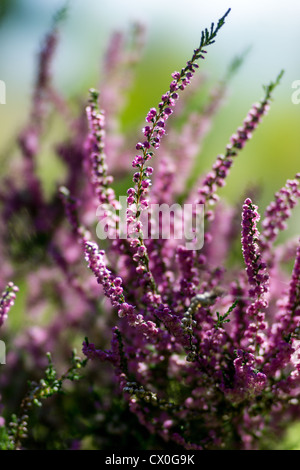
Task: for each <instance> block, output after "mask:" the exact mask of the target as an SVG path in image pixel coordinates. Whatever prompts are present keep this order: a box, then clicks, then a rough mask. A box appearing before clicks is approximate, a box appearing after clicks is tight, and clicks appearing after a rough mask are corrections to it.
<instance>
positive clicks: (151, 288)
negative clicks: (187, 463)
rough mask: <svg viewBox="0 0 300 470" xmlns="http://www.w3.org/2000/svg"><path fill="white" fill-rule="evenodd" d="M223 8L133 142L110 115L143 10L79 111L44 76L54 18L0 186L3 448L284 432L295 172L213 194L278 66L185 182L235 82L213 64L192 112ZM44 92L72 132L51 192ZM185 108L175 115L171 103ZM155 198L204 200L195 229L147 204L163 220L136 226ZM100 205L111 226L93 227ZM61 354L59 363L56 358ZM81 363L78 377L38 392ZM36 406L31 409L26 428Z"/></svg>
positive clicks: (289, 384) (162, 442)
mask: <svg viewBox="0 0 300 470" xmlns="http://www.w3.org/2000/svg"><path fill="white" fill-rule="evenodd" d="M228 13H229V11H228V12H227V13H226V14H225V15H224V16H223V17H222V18H221V19H220V20H219V22H218V23H217V25H216V26H215V25H214V24H212V26H211V28H210V29H209V30H207V29H205V30H204V31H203V33H202V35H201V40H200V45H199V47H198V48H196V49H195V51H194V52H193V54H192V57H191V58H190V60H189V61H188V62H187V63H186V65H185V66H184V67H183V68H182V69H181V71H176V72H174V73H173V74H172V80H171V83H170V86H169V89H168V90H167V91H166V92H165V93H164V94H163V95H162V96H161V100H160V102H159V103H158V105H157V106H156V107H152V108H151V109H150V110H149V112H148V113H147V115H146V125H145V124H143V123H141V128H142V134H143V138H142V139H139V140H140V142H138V144H135V142H136V141H137V140H138V139H136V140H134V141H133V140H132V137H131V135H129V134H130V133H128V135H127V133H126V134H125V133H122V132H121V131H120V126H119V125H118V117H119V113H120V108H121V107H122V106H123V105H124V101H123V98H124V97H122V96H121V95H122V93H121V90H122V89H123V88H122V87H124V88H126V87H127V89H128V87H129V84H130V83H129V82H130V78H131V77H132V74H133V71H134V67H133V66H134V64H135V63H136V62H137V60H138V58H139V57H140V52H141V35H142V34H141V33H142V28H137V27H135V29H134V40H133V41H132V46H131V49H130V48H129V50H128V49H127V48H126V41H125V37H124V36H123V35H122V34H121V33H119V34H115V35H114V36H113V38H112V42H111V44H110V45H109V48H108V54H107V56H106V60H105V62H104V70H103V77H102V79H101V80H100V93H98V92H97V91H96V90H94V89H93V88H91V89H90V94H89V96H86V98H85V100H84V106H81V105H79V109H78V112H77V114H76V115H74V110H73V109H72V107H71V106H69V104H68V103H67V102H66V101H65V100H64V99H63V97H61V96H60V95H59V94H58V92H57V91H56V90H55V89H54V86H53V84H52V81H51V73H50V71H51V59H52V57H53V52H54V46H56V44H57V38H58V36H57V34H58V30H57V22H56V23H55V28H53V29H52V30H51V32H50V36H47V40H46V42H45V46H44V49H43V50H42V53H41V54H40V56H39V64H38V65H39V73H38V80H37V82H36V84H35V90H34V93H33V104H32V112H31V116H35V117H36V118H35V119H33V120H32V119H29V122H28V123H27V124H25V126H24V130H23V131H22V132H21V134H20V135H19V136H18V137H17V141H18V144H19V149H20V150H21V156H20V158H19V159H17V163H15V166H13V171H11V174H12V175H14V178H12V177H11V176H9V177H6V179H5V181H4V182H3V185H2V190H1V193H0V202H1V212H0V252H1V259H2V269H1V273H0V283H1V284H2V285H3V286H5V285H7V288H6V290H5V291H4V292H3V294H2V296H1V298H0V327H1V334H2V331H3V332H4V333H5V335H6V336H5V339H6V341H7V342H8V344H12V345H13V346H14V347H11V348H8V349H9V350H8V355H7V360H6V366H5V367H6V373H5V374H2V375H1V377H0V385H1V400H2V401H1V404H0V413H1V416H0V448H1V449H31V448H55V449H56V448H60V449H61V448H64V449H87V448H98V449H111V448H112V447H114V446H115V442H116V441H118V443H120V444H119V446H120V448H128V446H129V445H133V444H132V442H134V445H135V446H136V447H137V448H141V447H142V448H147V449H153V448H160V449H170V448H171V449H173V448H174V449H176V450H178V451H179V450H180V451H182V449H186V450H202V449H204V450H206V449H261V448H270V447H271V446H272V445H277V442H278V439H279V438H281V437H282V435H283V432H284V431H285V429H286V428H287V427H288V426H289V425H290V424H292V423H293V422H295V421H296V420H298V419H299V416H300V245H299V237H298V238H297V240H296V241H295V240H292V242H291V243H289V242H287V241H283V242H278V240H277V238H278V237H277V236H278V235H279V233H280V232H281V231H283V230H284V229H285V228H286V223H287V221H288V218H289V217H290V216H291V210H292V209H293V208H294V207H295V206H296V203H297V201H298V199H299V197H300V186H299V184H300V183H299V180H300V177H299V173H298V174H296V176H295V178H294V179H293V180H288V181H287V182H286V184H285V185H284V186H283V187H282V189H280V190H279V191H278V192H277V193H276V194H275V197H274V201H273V202H271V203H270V205H269V206H268V207H267V209H266V211H265V213H264V214H260V213H259V209H258V205H256V201H255V194H254V195H251V198H250V197H246V198H245V196H243V197H242V198H241V199H240V200H239V201H237V204H236V205H235V207H229V205H228V204H226V203H225V202H223V201H219V195H218V190H219V188H220V187H222V186H224V184H225V183H226V181H227V179H228V177H229V172H230V169H231V167H232V166H233V165H234V162H235V160H236V157H238V155H239V154H240V152H242V150H243V148H244V147H245V145H246V144H247V142H248V141H249V139H250V138H251V137H252V136H253V135H254V130H255V129H256V127H257V126H258V125H260V124H262V118H263V117H265V116H266V114H267V112H268V110H269V108H270V104H271V99H272V96H273V91H274V90H275V88H276V86H277V85H278V84H279V81H280V78H281V76H282V73H280V74H279V75H278V78H277V79H276V80H275V81H274V82H271V83H270V85H268V86H266V87H264V93H263V97H262V99H261V101H259V102H258V103H256V104H254V105H253V106H252V107H251V109H250V111H249V113H248V114H247V117H246V118H245V120H244V122H243V124H242V126H241V127H239V128H238V129H237V131H236V132H235V133H234V134H233V135H232V136H231V138H230V139H229V144H227V146H226V147H225V152H224V155H218V156H217V157H216V160H215V161H214V162H213V163H212V168H211V171H208V172H207V173H206V174H205V175H204V176H201V177H200V178H199V179H197V178H196V179H197V181H196V184H195V186H193V187H192V188H186V185H187V181H186V178H187V177H188V176H189V174H190V172H191V171H192V168H193V163H194V160H195V158H196V157H197V155H198V153H199V152H200V149H201V145H202V142H203V138H204V135H206V133H207V132H208V130H209V128H210V123H211V120H212V119H213V117H214V115H215V113H216V112H217V110H218V109H219V107H220V105H221V104H222V101H223V99H224V96H225V94H226V89H227V86H228V82H226V81H222V82H221V84H219V85H218V86H216V87H215V88H214V90H213V93H212V94H211V96H210V98H209V101H208V104H207V105H206V106H205V107H204V109H203V110H201V111H200V110H196V111H193V112H192V113H191V114H189V113H190V107H189V105H190V101H193V97H194V96H195V94H196V93H197V90H198V87H199V84H201V83H202V82H203V81H204V78H203V76H202V75H201V73H200V70H198V69H199V68H200V67H199V63H198V62H199V61H200V60H201V59H203V58H204V57H205V54H206V52H207V51H206V48H207V46H210V45H211V44H213V43H214V41H215V39H216V36H217V35H218V34H219V31H220V29H221V27H222V26H223V25H224V22H225V19H226V18H227V15H228ZM230 70H232V69H230ZM196 72H199V75H198V74H196ZM229 75H230V74H229ZM121 98H122V99H121ZM100 105H101V106H100ZM71 109H72V111H71ZM48 110H49V111H48ZM50 110H51V111H53V110H56V111H57V112H58V115H59V116H61V115H63V116H68V119H66V120H65V123H66V128H67V131H68V138H67V139H66V140H63V141H62V142H59V143H56V144H55V146H54V149H55V151H56V154H57V157H58V158H59V159H60V161H61V163H62V164H63V165H64V172H62V174H59V178H57V181H55V184H54V189H53V191H52V193H51V194H50V195H48V196H47V197H46V196H45V194H44V191H43V184H42V181H41V179H40V178H39V176H38V174H37V172H36V165H37V160H36V159H37V155H38V154H39V152H40V150H39V149H40V148H42V146H41V145H40V144H41V142H42V140H43V137H44V136H43V130H44V128H45V127H46V123H47V118H48V117H49V116H50V114H52V113H50ZM42 111H43V112H42ZM175 111H176V112H175ZM178 111H180V113H183V115H184V113H186V114H187V116H188V117H187V119H186V120H185V122H180V119H177V120H176V114H177V112H178ZM31 124H34V132H33V131H32V126H31ZM33 137H34V138H33ZM177 139H178V146H177V144H176V142H177ZM130 149H133V150H132V155H130V157H129V154H130ZM134 149H135V150H136V151H137V152H135V150H134ZM135 153H136V155H134V154H135ZM150 160H151V166H149V161H150ZM130 161H132V163H131V164H130ZM125 163H126V164H127V163H128V167H126V165H125ZM9 170H11V167H8V171H9ZM132 173H133V175H132ZM124 175H125V178H124V179H123V177H124ZM119 178H121V179H119ZM132 179H133V185H132V183H128V181H132ZM125 184H126V199H127V212H126V224H127V225H126V229H127V237H123V236H122V237H120V236H117V235H118V228H119V222H120V218H119V213H118V211H119V210H120V209H121V207H120V205H119V202H118V201H117V194H118V193H120V192H122V191H123V189H124V186H125ZM128 186H131V187H129V188H128ZM152 203H154V204H161V205H167V206H169V207H173V206H172V205H173V204H175V203H176V204H177V205H180V203H183V204H191V205H192V207H193V210H192V217H191V219H192V220H193V222H195V221H196V222H197V220H198V219H197V213H196V208H197V206H198V205H199V204H200V205H203V206H204V219H205V234H204V246H203V247H202V248H201V249H196V247H195V246H194V245H191V246H187V245H186V244H184V241H183V240H182V239H177V238H176V237H172V230H173V231H174V232H175V229H176V227H177V224H179V222H178V220H177V219H176V218H175V216H174V217H173V218H172V217H170V218H169V220H168V221H167V220H166V218H163V217H161V218H160V219H158V221H157V225H158V226H159V228H164V229H166V228H170V236H168V237H163V236H158V237H157V236H155V237H154V236H153V237H151V235H153V233H152V232H150V237H146V236H145V231H146V228H148V226H147V224H148V221H147V219H146V222H145V217H143V215H145V214H147V213H148V210H149V208H150V206H151V204H152ZM96 216H98V217H100V219H101V220H100V221H102V222H103V221H104V223H105V224H108V227H109V229H108V232H107V234H108V236H107V237H106V239H105V240H104V239H103V240H102V239H101V240H100V241H98V242H96V241H95V239H96V235H97V226H98V225H97V222H98V220H97V217H96ZM167 223H168V224H169V225H170V227H166V225H167ZM18 224H19V225H18ZM18 227H22V228H24V227H27V228H28V233H25V231H24V230H18ZM8 229H9V230H8ZM148 233H149V232H148ZM183 238H184V237H183ZM236 242H238V243H239V245H238V246H239V248H240V249H239V254H238V255H237V256H234V253H235V250H236ZM275 242H276V243H275ZM292 260H294V261H293V263H294V264H293V267H291V261H292ZM12 279H13V280H14V281H13V282H12V281H11V280H12ZM15 284H16V285H18V286H19V295H20V303H21V304H22V305H21V307H19V308H17V307H18V306H17V305H15V306H14V305H13V304H14V300H15V296H16V292H17V290H18V288H17V287H15ZM8 312H10V313H9V315H8ZM23 312H25V314H23ZM4 321H5V325H4V327H3V328H2V326H3V324H4ZM18 323H19V325H18ZM78 347H80V348H82V354H83V359H80V358H79V357H78V356H77V355H76V354H75V352H74V353H73V355H72V358H71V366H70V350H71V349H73V348H75V349H76V348H78ZM48 351H51V354H52V356H53V362H52V359H51V357H50V356H49V354H47V355H46V354H45V353H46V352H48ZM54 361H55V362H57V364H58V366H57V369H59V370H61V371H65V370H67V372H61V371H59V373H57V372H56V368H54ZM99 363H101V367H99ZM83 366H85V368H84V372H83V373H82V374H83V377H82V380H81V381H80V382H79V383H78V384H76V386H75V385H74V384H73V386H72V385H71V386H69V387H68V388H67V390H66V393H64V394H61V395H60V396H59V397H58V399H57V400H55V398H54V397H53V399H52V400H51V401H50V402H48V403H47V400H46V398H48V397H50V396H51V397H52V396H53V395H55V394H57V393H59V392H61V391H62V388H63V382H64V381H65V380H71V381H74V380H75V379H77V378H79V377H78V374H77V370H79V369H81V368H82V367H83ZM44 369H45V373H44V374H43V375H42V374H41V371H42V370H44ZM20 371H22V374H21V373H20ZM28 377H30V387H29V390H28V389H27V390H25V382H27V379H28ZM12 390H13V391H14V392H15V391H17V392H15V393H12ZM22 394H23V395H22ZM41 404H43V406H41ZM34 406H38V407H40V410H39V415H38V417H37V416H36V417H35V419H33V420H32V428H33V429H31V419H30V417H31V414H33V413H34V410H33V409H34ZM13 408H14V409H15V408H17V410H18V411H17V412H16V413H13V414H11V410H12V409H13ZM83 417H84V418H83ZM276 440H277V441H276ZM274 443H276V444H274Z"/></svg>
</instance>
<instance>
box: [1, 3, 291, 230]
mask: <svg viewBox="0 0 300 470" xmlns="http://www.w3.org/2000/svg"><path fill="white" fill-rule="evenodd" d="M64 4H65V2H63V1H62V0H43V2H41V1H38V0H1V3H0V21H1V23H0V51H1V62H0V63H1V69H0V79H1V80H4V81H5V83H6V86H7V91H6V94H7V97H6V100H7V103H6V105H1V106H0V125H1V142H0V151H1V154H2V155H3V154H4V155H5V152H6V149H8V148H9V145H10V142H11V141H12V139H13V138H14V135H15V132H16V131H17V130H18V129H19V128H20V127H21V126H22V123H23V122H24V121H25V118H26V113H28V109H29V104H30V98H31V93H32V86H33V82H34V77H35V72H36V58H37V53H38V50H39V47H40V44H41V41H42V39H43V36H44V34H45V32H47V30H48V29H49V26H50V24H51V21H52V17H53V14H54V13H55V12H56V10H57V9H58V8H60V7H61V6H63V5H64ZM229 7H230V8H231V9H232V10H231V13H230V15H229V17H228V18H227V21H226V25H225V27H224V28H223V29H222V31H221V32H220V34H219V37H218V38H217V41H216V44H215V45H213V46H212V47H210V49H209V54H208V55H207V59H206V61H205V62H202V63H201V67H202V69H203V70H204V71H205V72H206V73H208V74H209V76H210V80H211V81H212V82H216V81H217V80H218V79H220V78H222V77H223V76H224V73H225V71H226V67H227V66H228V64H229V63H230V61H231V60H232V59H233V58H234V57H235V56H236V55H240V54H241V53H242V52H243V51H245V49H247V48H248V47H250V48H251V49H250V52H249V54H248V55H247V58H246V61H245V63H244V64H243V66H242V68H241V69H240V71H239V72H238V74H237V76H235V77H234V79H233V80H232V82H231V83H230V94H229V96H228V99H227V102H226V105H225V106H224V107H223V108H222V110H221V111H220V112H219V114H218V116H217V118H216V120H215V124H214V127H213V129H212V132H211V134H210V136H209V137H208V138H207V139H206V141H205V146H204V149H203V151H202V153H201V156H199V158H198V160H197V164H196V166H197V169H198V170H199V172H200V171H202V170H206V169H208V168H209V167H210V165H211V163H212V162H213V160H214V158H215V156H216V155H217V154H218V153H222V152H223V151H224V147H225V145H226V143H227V141H228V139H229V137H230V135H231V134H232V133H233V132H234V131H235V129H236V128H237V127H238V126H239V125H240V124H241V123H242V120H243V118H244V117H245V116H246V114H247V111H248V109H249V108H250V106H251V105H252V103H253V102H255V101H257V100H258V99H260V98H261V96H262V93H263V90H262V85H263V84H268V83H269V82H270V81H271V80H274V79H275V77H276V76H277V74H278V73H279V71H280V70H281V69H282V68H283V69H284V70H285V75H284V77H283V79H282V81H281V85H280V87H279V88H277V89H276V91H275V94H274V96H275V100H274V103H273V105H272V108H271V111H270V113H269V115H268V116H267V117H266V118H265V119H264V122H263V124H262V125H261V126H260V128H259V129H258V130H257V131H256V132H255V135H254V138H253V140H252V141H251V142H249V143H248V144H247V146H246V148H245V149H244V150H243V152H242V154H241V156H240V157H239V158H238V159H237V161H236V163H235V166H234V168H233V171H232V173H231V175H230V177H229V179H228V184H227V186H226V187H225V188H224V189H223V190H222V191H221V193H220V194H221V195H223V196H224V197H225V198H227V199H229V200H235V199H236V197H237V195H239V194H242V193H243V191H244V189H245V187H247V186H249V185H251V184H256V183H258V184H260V185H261V186H262V188H263V190H262V193H261V195H260V198H259V201H256V202H259V203H260V208H261V211H263V210H264V208H265V205H266V204H267V202H268V201H269V200H270V199H271V198H272V195H273V193H274V192H275V191H276V190H277V189H279V188H280V187H281V186H282V185H283V184H284V183H285V181H286V179H287V178H292V177H293V176H294V174H295V173H296V172H297V171H299V164H298V161H299V148H300V145H299V144H300V133H299V124H300V104H299V105H296V104H293V103H292V99H291V97H292V93H293V91H295V90H293V89H292V83H293V81H295V80H297V79H300V64H299V60H298V45H299V44H300V30H299V28H298V23H299V19H300V2H299V1H297V0H287V1H285V2H284V3H282V2H273V1H271V0H259V1H253V0H252V1H248V0H244V1H240V0H231V1H230V0H228V1H224V0H215V1H213V2H207V1H206V2H205V1H202V0H186V1H185V2H182V1H178V0H163V1H161V0H152V1H151V2H148V1H144V0H127V1H123V0H101V1H99V0H85V1H80V0H71V1H69V13H68V17H67V20H66V21H65V23H64V24H63V27H62V32H61V43H60V46H59V49H58V53H57V56H56V59H55V64H54V81H55V84H56V86H57V88H58V89H59V90H60V91H61V92H63V93H64V94H65V95H66V96H68V97H70V98H72V97H73V96H79V95H81V96H82V97H83V98H85V97H86V96H87V94H88V89H89V88H90V87H91V86H97V84H98V80H99V76H101V58H102V56H103V53H104V51H105V48H106V46H107V44H108V42H109V38H110V35H111V33H112V32H113V31H115V30H118V29H123V30H124V29H125V30H126V29H128V27H129V25H130V24H131V23H132V22H133V21H136V20H138V21H141V22H142V23H144V24H145V26H146V28H147V45H146V50H145V56H144V58H143V61H142V62H141V64H140V66H139V67H138V70H137V72H138V73H137V77H136V82H135V83H134V84H133V89H132V92H131V95H130V96H129V104H128V106H127V109H126V113H125V115H124V125H125V126H128V127H130V126H137V127H136V134H137V140H138V139H139V136H140V123H142V122H143V120H144V117H145V115H146V113H147V111H148V109H149V107H151V106H156V105H157V103H158V101H159V99H160V96H161V94H162V93H163V92H164V91H165V90H166V89H167V87H168V84H169V81H170V74H171V73H172V72H173V71H174V70H175V69H178V68H180V67H181V66H182V65H183V64H184V63H185V61H186V59H188V58H189V57H190V55H191V51H192V50H193V49H194V48H195V47H196V46H197V45H198V43H199V38H200V32H201V30H202V29H203V28H205V27H209V26H210V24H211V22H212V21H215V22H216V21H217V20H218V19H219V18H220V17H221V16H222V15H223V14H224V13H225V11H226V10H227V9H228V8H229ZM133 151H134V150H133ZM296 214H297V211H296ZM298 216H299V212H298V214H297V215H294V216H293V219H292V221H291V227H292V230H293V231H294V230H295V229H296V226H297V220H298Z"/></svg>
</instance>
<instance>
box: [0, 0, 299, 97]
mask: <svg viewBox="0 0 300 470" xmlns="http://www.w3.org/2000/svg"><path fill="white" fill-rule="evenodd" d="M63 3H64V2H63V1H62V0H43V1H40V0H19V4H21V6H22V8H21V9H20V11H19V16H13V17H12V19H11V20H10V21H6V23H5V24H3V25H2V27H1V28H0V51H1V56H2V58H1V69H0V70H1V72H0V75H1V77H0V78H1V79H5V78H7V80H13V81H14V82H18V83H19V85H20V86H21V82H22V83H23V84H26V82H27V80H31V79H32V76H33V74H34V63H35V57H36V53H37V49H38V44H39V42H40V41H41V39H42V37H43V35H44V33H45V31H46V30H47V27H49V24H50V21H51V17H52V14H53V13H54V12H55V11H56V9H57V8H58V7H59V6H61V5H62V4H63ZM70 5H71V9H70V12H69V17H68V20H67V22H66V24H65V25H64V30H63V35H62V43H61V45H60V49H59V54H58V58H57V70H58V71H59V74H60V79H61V80H62V82H63V83H72V81H74V80H75V76H77V77H78V79H80V75H81V74H82V73H84V71H85V68H86V67H93V66H94V63H95V60H96V58H99V54H101V52H102V51H103V50H104V48H105V46H106V44H107V41H108V38H109V35H110V33H111V32H112V31H114V30H115V29H120V28H121V29H124V28H126V27H128V25H129V24H130V22H132V21H133V20H140V21H142V22H144V23H145V25H146V26H147V29H148V39H149V41H150V42H151V41H155V42H156V43H161V44H162V45H164V47H165V48H168V47H173V48H174V51H176V50H179V51H183V52H184V53H186V54H189V53H190V51H191V50H192V49H193V48H194V47H196V46H197V45H198V43H199V37H200V32H201V30H202V29H203V28H205V27H209V26H210V24H211V22H212V21H214V22H217V20H218V19H219V18H220V17H221V16H222V15H223V14H224V13H225V11H226V10H227V9H228V8H231V13H230V15H229V16H228V18H227V21H226V25H225V26H224V27H223V29H222V31H220V34H219V37H218V39H217V44H216V45H215V46H213V48H211V49H210V55H211V56H212V59H211V60H215V58H216V57H218V58H219V59H218V60H219V61H220V62H221V65H226V64H227V63H228V62H229V61H230V60H231V58H232V57H233V56H234V55H236V54H240V53H241V52H242V51H244V50H245V49H246V48H247V47H249V46H251V47H252V49H251V52H250V54H249V56H248V59H247V63H246V64H245V66H244V67H243V69H242V70H241V72H240V75H239V85H241V83H242V82H243V83H244V87H245V89H247V87H251V84H252V83H253V80H256V81H257V82H259V83H264V82H268V81H269V80H270V79H272V78H273V77H275V76H276V75H277V73H278V72H279V70H280V69H281V68H284V69H285V71H286V73H285V77H284V80H283V85H284V87H286V88H287V89H288V92H289V95H290V94H291V90H290V88H291V82H292V81H294V80H296V79H300V64H299V45H300V27H299V24H300V1H299V0H285V2H282V1H274V0H228V1H227V0H213V1H208V0H206V1H203V0H184V1H183V0H151V1H149V0H70ZM95 66H97V65H95Z"/></svg>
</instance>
